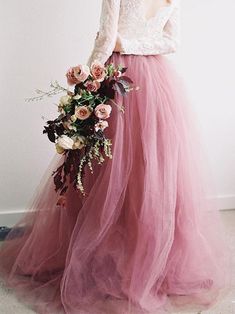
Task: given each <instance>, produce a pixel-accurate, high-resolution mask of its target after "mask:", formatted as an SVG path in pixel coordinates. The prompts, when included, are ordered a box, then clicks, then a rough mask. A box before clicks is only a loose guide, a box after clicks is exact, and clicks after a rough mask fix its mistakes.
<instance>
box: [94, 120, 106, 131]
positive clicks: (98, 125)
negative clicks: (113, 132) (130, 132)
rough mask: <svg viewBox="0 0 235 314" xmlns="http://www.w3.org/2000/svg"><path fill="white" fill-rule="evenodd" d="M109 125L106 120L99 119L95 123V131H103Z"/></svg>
mask: <svg viewBox="0 0 235 314" xmlns="http://www.w3.org/2000/svg"><path fill="white" fill-rule="evenodd" d="M108 126H109V124H108V122H107V121H104V120H100V121H98V122H97V123H96V124H95V131H96V132H97V131H98V130H102V131H104V129H106V128H107V127H108Z"/></svg>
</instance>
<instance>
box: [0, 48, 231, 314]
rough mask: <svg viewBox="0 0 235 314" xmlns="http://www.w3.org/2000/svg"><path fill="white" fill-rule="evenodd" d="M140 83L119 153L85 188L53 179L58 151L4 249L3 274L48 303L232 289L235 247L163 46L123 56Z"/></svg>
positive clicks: (119, 119)
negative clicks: (59, 188)
mask: <svg viewBox="0 0 235 314" xmlns="http://www.w3.org/2000/svg"><path fill="white" fill-rule="evenodd" d="M111 62H114V63H115V64H116V65H117V64H122V65H125V66H126V67H128V69H127V72H126V75H128V76H129V77H131V78H132V79H133V81H134V83H135V85H138V86H139V87H140V89H139V90H138V91H133V92H131V93H129V94H128V95H126V96H125V97H124V98H122V97H121V96H120V95H117V96H116V100H115V101H116V102H118V103H123V104H124V106H125V113H124V114H123V113H122V112H120V111H119V110H118V108H117V107H115V106H114V107H113V110H112V114H111V117H110V118H109V127H108V128H107V129H106V130H105V132H106V135H107V137H110V138H111V139H112V142H113V145H112V153H113V159H107V160H106V161H105V162H104V164H103V165H96V166H95V167H94V173H93V174H91V173H90V170H89V169H86V171H85V190H86V192H87V195H86V196H85V197H83V196H82V195H81V194H80V193H79V192H76V191H75V190H73V188H72V187H71V186H70V187H69V189H68V192H67V194H66V195H65V196H66V200H65V202H60V201H59V199H60V196H59V194H58V193H56V192H55V190H54V183H53V178H52V176H51V174H52V171H53V170H55V169H56V168H57V167H58V166H59V165H60V164H61V163H62V162H63V155H59V154H56V155H55V156H54V158H53V159H52V160H51V162H50V164H49V166H48V168H47V169H46V171H45V174H44V176H43V177H42V179H41V181H40V183H39V185H38V187H37V189H36V191H35V194H34V196H33V197H32V200H31V205H30V206H29V208H28V211H27V213H26V214H25V215H24V216H23V217H22V219H21V220H20V221H19V222H18V223H17V224H16V225H15V226H14V227H13V229H12V230H11V232H10V233H9V234H8V236H7V238H6V240H5V241H4V243H3V245H2V246H1V248H0V275H1V278H2V280H3V281H4V282H5V284H6V286H7V287H10V288H12V289H13V291H14V292H15V293H16V295H17V296H18V298H19V299H20V300H22V302H25V303H26V304H27V305H28V306H30V307H31V308H32V309H34V310H35V311H36V312H37V313H40V314H46V313H48V314H52V313H55V314H58V313H67V314H83V313H84V314H85V313H88V314H139V313H141V314H144V313H153V314H162V313H173V311H181V312H183V311H184V310H185V311H189V310H190V311H191V310H193V311H199V310H203V309H208V308H210V307H212V306H213V305H214V304H216V303H217V302H219V301H220V300H221V299H222V298H223V297H224V296H225V295H226V294H227V293H228V292H229V291H230V286H231V283H230V276H231V252H230V248H229V245H228V243H227V238H226V232H225V230H224V226H223V224H222V222H221V218H220V214H219V211H218V209H219V208H218V204H217V203H216V201H215V200H214V199H213V198H211V197H210V195H213V189H214V188H213V187H212V186H213V179H212V177H211V174H210V171H209V165H208V163H207V160H206V154H205V153H204V151H203V147H202V144H201V140H200V132H199V131H198V129H197V123H195V118H196V117H195V115H194V113H193V110H192V108H191V107H190V105H189V102H188V100H187V99H186V98H187V97H186V95H185V92H184V90H183V87H182V83H181V79H180V78H179V77H178V75H177V74H176V73H175V71H174V69H173V68H172V65H171V64H170V61H169V60H168V59H167V57H165V56H161V55H148V56H143V55H120V54H119V53H117V52H113V53H112V55H111V56H110V58H109V59H108V60H107V62H106V63H111Z"/></svg>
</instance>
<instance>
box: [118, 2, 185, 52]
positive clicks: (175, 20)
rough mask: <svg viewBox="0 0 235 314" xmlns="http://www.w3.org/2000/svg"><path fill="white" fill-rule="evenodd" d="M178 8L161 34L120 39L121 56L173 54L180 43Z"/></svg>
mask: <svg viewBox="0 0 235 314" xmlns="http://www.w3.org/2000/svg"><path fill="white" fill-rule="evenodd" d="M179 20H180V7H179V5H177V6H175V7H174V8H173V10H172V13H171V15H170V17H169V19H168V20H167V22H166V24H165V25H164V28H163V30H162V31H161V32H156V33H155V34H153V36H152V37H148V38H138V39H129V38H123V37H120V41H121V47H122V51H121V54H129V53H133V54H142V55H147V54H167V53H171V52H175V51H176V49H177V47H178V45H179V42H180V21H179Z"/></svg>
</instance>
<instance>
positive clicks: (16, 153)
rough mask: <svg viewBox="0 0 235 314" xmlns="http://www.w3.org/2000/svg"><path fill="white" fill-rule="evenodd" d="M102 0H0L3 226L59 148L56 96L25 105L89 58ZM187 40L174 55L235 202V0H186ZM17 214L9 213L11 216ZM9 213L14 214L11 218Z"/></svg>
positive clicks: (220, 179) (218, 173)
mask: <svg viewBox="0 0 235 314" xmlns="http://www.w3.org/2000/svg"><path fill="white" fill-rule="evenodd" d="M100 4H101V1H94V0H89V1H86V2H84V1H81V0H80V1H79V0H70V1H61V0H60V1H58V0H49V1H48V0H41V1H36V0H21V1H17V0H8V1H4V0H0V43H1V48H0V64H1V71H0V83H1V84H0V99H1V101H0V106H1V114H0V124H1V139H2V141H1V143H2V144H1V157H0V171H1V181H0V191H1V193H0V226H1V225H4V224H8V223H9V224H11V223H13V222H14V221H13V220H15V219H16V218H17V217H16V216H15V215H11V213H16V214H17V213H18V211H19V210H24V208H25V206H26V204H27V202H28V201H29V199H30V197H31V195H32V194H33V191H34V189H35V187H36V186H37V184H38V181H39V180H40V178H41V176H42V174H43V172H44V170H45V168H46V166H47V165H48V164H49V162H50V160H51V158H52V156H53V155H54V154H55V151H54V147H53V145H51V144H50V143H49V142H48V140H47V138H46V136H45V135H43V134H42V128H43V125H44V121H43V120H42V119H41V116H45V117H46V119H47V118H53V117H54V115H55V114H56V106H54V104H53V103H54V102H55V101H54V100H50V99H48V100H45V101H43V102H38V103H26V102H25V101H24V98H26V97H29V96H32V95H33V94H34V90H35V88H42V89H47V87H48V85H49V83H50V81H51V80H54V79H58V80H59V81H60V82H61V83H62V84H66V81H65V77H64V73H65V71H66V69H67V68H68V67H69V66H71V65H75V64H76V63H78V62H81V63H83V62H86V60H87V58H88V56H89V53H90V51H91V49H92V47H93V40H94V37H95V34H96V30H97V26H98V21H99V11H100ZM182 4H183V10H182V45H181V48H180V49H179V51H178V53H177V54H176V56H174V57H173V59H174V61H175V62H176V65H177V67H178V69H179V72H180V73H181V75H182V76H183V77H184V80H185V83H186V85H187V88H188V93H189V95H190V97H191V99H192V105H193V106H195V109H196V111H197V112H198V115H199V118H200V121H201V124H202V126H203V133H204V139H205V142H206V146H207V149H208V154H209V158H210V160H211V165H212V169H213V172H214V174H215V178H216V181H217V182H216V184H217V185H218V189H219V196H220V197H221V208H235V145H234V135H235V124H234V123H233V118H234V113H235V109H234V108H235V107H234V101H235V92H234V77H233V73H234V65H235V62H234V55H235V54H234V53H235V51H234V50H235V46H234V45H233V44H232V34H231V33H232V30H233V29H234V28H235V20H234V19H233V14H234V11H235V3H234V1H232V0H226V1H224V2H223V4H222V5H223V7H222V6H221V1H218V0H211V1H209V0H207V1H193V0H185V1H184V0H183V1H182ZM9 217H10V218H9ZM9 219H10V220H9Z"/></svg>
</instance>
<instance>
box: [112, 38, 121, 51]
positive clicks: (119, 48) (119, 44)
mask: <svg viewBox="0 0 235 314" xmlns="http://www.w3.org/2000/svg"><path fill="white" fill-rule="evenodd" d="M113 51H116V52H120V51H122V45H121V41H120V38H119V36H117V40H116V45H115V48H114V50H113Z"/></svg>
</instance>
